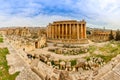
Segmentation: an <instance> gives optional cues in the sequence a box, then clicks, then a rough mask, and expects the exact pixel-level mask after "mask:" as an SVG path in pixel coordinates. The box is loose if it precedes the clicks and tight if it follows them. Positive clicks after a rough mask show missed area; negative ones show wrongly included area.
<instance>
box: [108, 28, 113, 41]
mask: <svg viewBox="0 0 120 80" xmlns="http://www.w3.org/2000/svg"><path fill="white" fill-rule="evenodd" d="M113 39H114V36H113V31H112V30H111V31H110V34H109V40H113Z"/></svg>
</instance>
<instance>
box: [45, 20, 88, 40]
mask: <svg viewBox="0 0 120 80" xmlns="http://www.w3.org/2000/svg"><path fill="white" fill-rule="evenodd" d="M47 38H48V40H61V42H62V41H65V40H75V42H76V40H77V41H79V40H81V39H86V22H85V21H84V20H82V21H76V20H67V21H55V22H53V23H50V24H49V25H48V26H47Z"/></svg>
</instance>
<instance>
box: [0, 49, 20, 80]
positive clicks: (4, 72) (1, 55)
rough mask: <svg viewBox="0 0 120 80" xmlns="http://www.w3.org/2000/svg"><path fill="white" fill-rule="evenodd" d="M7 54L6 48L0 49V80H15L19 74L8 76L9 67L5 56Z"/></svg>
mask: <svg viewBox="0 0 120 80" xmlns="http://www.w3.org/2000/svg"><path fill="white" fill-rule="evenodd" d="M7 54H9V51H8V49H7V48H0V80H15V78H16V76H17V75H18V74H19V72H17V73H15V74H13V75H10V74H9V72H8V70H9V66H8V65H7V60H6V55H7Z"/></svg>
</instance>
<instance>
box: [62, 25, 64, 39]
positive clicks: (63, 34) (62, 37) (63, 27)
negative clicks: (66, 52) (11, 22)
mask: <svg viewBox="0 0 120 80" xmlns="http://www.w3.org/2000/svg"><path fill="white" fill-rule="evenodd" d="M62 39H64V24H62Z"/></svg>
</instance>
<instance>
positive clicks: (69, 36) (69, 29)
mask: <svg viewBox="0 0 120 80" xmlns="http://www.w3.org/2000/svg"><path fill="white" fill-rule="evenodd" d="M71 25H72V24H70V26H69V39H71Z"/></svg>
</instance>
